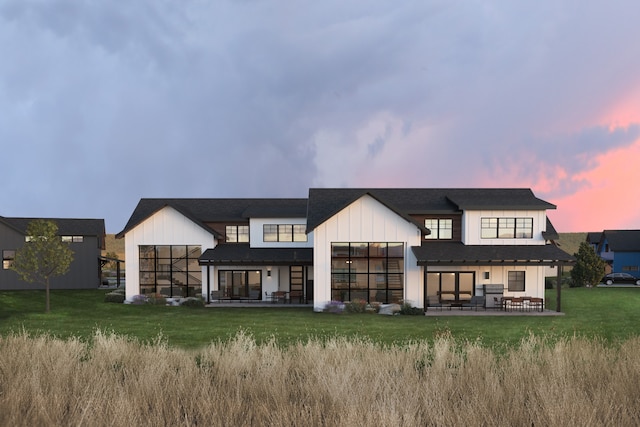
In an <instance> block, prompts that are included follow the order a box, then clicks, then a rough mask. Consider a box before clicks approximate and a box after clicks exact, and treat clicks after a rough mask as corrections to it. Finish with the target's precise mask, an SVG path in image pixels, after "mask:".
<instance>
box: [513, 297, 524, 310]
mask: <svg viewBox="0 0 640 427" xmlns="http://www.w3.org/2000/svg"><path fill="white" fill-rule="evenodd" d="M509 308H510V310H509V311H511V310H519V311H522V310H524V298H522V297H513V298H511V301H510V302H509Z"/></svg>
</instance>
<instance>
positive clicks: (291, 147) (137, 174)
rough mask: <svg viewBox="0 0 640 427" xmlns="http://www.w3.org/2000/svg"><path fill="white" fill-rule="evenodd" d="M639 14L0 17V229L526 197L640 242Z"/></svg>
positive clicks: (205, 11) (426, 8)
mask: <svg viewBox="0 0 640 427" xmlns="http://www.w3.org/2000/svg"><path fill="white" fill-rule="evenodd" d="M638 16H640V2H638V1H637V0H619V1H615V2H600V1H591V0H579V1H578V0H576V1H562V0H539V1H536V2H514V1H511V0H505V1H480V0H475V1H474V0H467V1H456V0H434V1H432V0H417V1H411V0H408V1H403V2H398V1H395V0H391V1H382V0H353V1H348V2H345V1H342V0H339V1H338V0H324V1H321V2H318V1H306V0H295V1H294V0H283V1H279V0H270V1H253V0H234V1H225V0H179V1H178V0H128V1H118V2H111V1H98V0H2V1H0V52H1V53H2V55H1V56H0V159H1V160H0V171H1V172H2V173H1V175H0V176H1V179H2V186H1V187H0V215H1V216H6V217H47V218H104V219H105V222H106V228H107V232H108V233H117V232H119V231H121V230H122V229H123V228H124V226H125V224H126V222H127V220H128V218H129V217H130V215H131V213H132V212H133V209H134V208H135V206H136V204H137V203H138V201H139V200H140V199H141V198H149V197H203V198H204V197H207V198H209V197H213V198H215V197H307V195H308V189H309V188H310V187H409V188H414V187H420V188H453V187H463V188H479V187H482V188H489V187H509V188H511V187H526V188H531V189H532V190H533V191H534V193H535V194H536V196H537V197H539V198H541V199H543V200H546V201H548V202H551V203H553V204H555V205H556V206H557V209H556V210H553V211H549V212H548V215H549V218H550V219H551V221H552V222H553V224H554V226H555V228H556V229H557V230H558V231H559V232H585V231H601V230H603V229H640V197H639V196H640V190H639V186H638V183H639V182H640V51H638V48H637V42H638V40H640V25H638V22H637V18H638Z"/></svg>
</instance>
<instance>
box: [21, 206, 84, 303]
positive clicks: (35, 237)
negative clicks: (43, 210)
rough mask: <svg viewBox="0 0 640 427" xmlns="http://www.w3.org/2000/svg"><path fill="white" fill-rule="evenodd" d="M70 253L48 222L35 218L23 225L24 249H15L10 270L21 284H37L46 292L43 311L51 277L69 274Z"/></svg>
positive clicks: (71, 255) (66, 245) (47, 300)
mask: <svg viewBox="0 0 640 427" xmlns="http://www.w3.org/2000/svg"><path fill="white" fill-rule="evenodd" d="M72 261H73V251H72V250H71V249H70V248H69V244H68V243H65V242H63V241H62V239H61V238H60V236H58V226H57V225H56V223H55V222H53V221H49V220H42V219H36V220H33V221H31V222H30V223H29V225H28V226H27V239H26V242H25V244H24V246H23V247H22V248H20V249H18V250H16V255H15V259H14V261H13V265H12V267H11V268H12V269H13V270H14V271H16V272H17V273H18V275H19V276H20V278H21V279H22V280H24V281H25V282H30V283H33V282H35V283H40V284H42V285H44V287H45V290H46V308H45V311H46V312H47V313H48V312H49V309H50V304H49V301H50V298H49V287H50V281H51V278H52V277H54V276H63V275H65V274H66V273H67V272H68V271H69V266H70V265H71V262H72Z"/></svg>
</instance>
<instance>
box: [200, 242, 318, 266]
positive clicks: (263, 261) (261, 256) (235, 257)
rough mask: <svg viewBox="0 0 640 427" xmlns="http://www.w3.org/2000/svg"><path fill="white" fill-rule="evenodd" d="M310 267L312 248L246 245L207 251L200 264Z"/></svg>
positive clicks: (235, 244) (221, 247)
mask: <svg viewBox="0 0 640 427" xmlns="http://www.w3.org/2000/svg"><path fill="white" fill-rule="evenodd" d="M214 263H215V264H217V265H221V264H227V265H312V264H313V249H312V248H252V247H250V246H249V244H248V243H246V244H245V243H240V244H237V243H227V244H222V245H218V246H216V247H215V248H213V249H207V250H206V251H204V253H203V254H202V255H201V256H200V264H201V265H207V264H214Z"/></svg>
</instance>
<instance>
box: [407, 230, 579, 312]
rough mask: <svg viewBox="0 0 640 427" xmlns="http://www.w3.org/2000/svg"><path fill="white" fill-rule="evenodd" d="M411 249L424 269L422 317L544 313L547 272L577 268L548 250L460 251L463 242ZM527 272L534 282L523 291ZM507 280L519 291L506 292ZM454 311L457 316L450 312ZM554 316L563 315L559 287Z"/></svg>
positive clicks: (535, 247)
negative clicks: (431, 314)
mask: <svg viewBox="0 0 640 427" xmlns="http://www.w3.org/2000/svg"><path fill="white" fill-rule="evenodd" d="M411 249H412V251H413V253H414V255H415V257H416V259H417V264H418V265H419V266H421V267H423V268H424V275H425V278H424V307H425V311H429V309H435V310H431V311H442V312H444V311H458V312H461V311H464V309H465V308H470V309H471V310H467V311H474V309H475V311H479V309H482V310H483V311H484V312H485V314H486V313H488V312H498V313H499V312H502V313H504V314H507V313H515V314H523V313H544V312H546V311H548V309H549V308H550V307H546V306H545V301H544V292H545V291H544V289H545V287H544V284H545V274H544V270H545V267H555V268H556V274H557V276H558V278H560V277H561V275H562V267H563V266H565V265H571V264H573V263H574V262H575V258H574V257H573V256H571V255H569V254H567V253H566V252H564V251H563V250H561V249H559V248H558V247H557V246H555V245H552V244H545V245H528V246H525V245H464V244H463V243H461V242H437V243H423V244H422V245H421V246H414V247H412V248H411ZM511 270H513V271H511ZM527 272H528V273H529V275H530V276H531V275H533V276H534V278H533V279H531V278H529V279H528V281H527V285H526V286H525V273H527ZM495 273H498V274H495ZM438 275H442V276H443V277H438ZM512 275H513V277H512ZM507 276H508V277H507ZM436 279H437V280H440V282H438V287H437V289H436V287H434V285H433V282H434V280H436ZM510 280H513V282H514V283H517V282H518V280H521V284H522V287H521V288H518V287H513V288H509V285H508V281H510ZM560 282H561V281H560V280H558V281H557V283H560ZM443 308H448V309H449V310H442V309H443ZM454 308H456V309H459V310H451V309H454ZM488 309H491V310H488ZM555 311H556V312H560V311H561V289H560V287H557V298H556V307H555ZM458 314H461V313H458Z"/></svg>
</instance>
